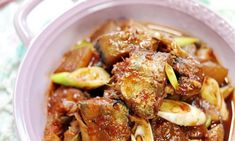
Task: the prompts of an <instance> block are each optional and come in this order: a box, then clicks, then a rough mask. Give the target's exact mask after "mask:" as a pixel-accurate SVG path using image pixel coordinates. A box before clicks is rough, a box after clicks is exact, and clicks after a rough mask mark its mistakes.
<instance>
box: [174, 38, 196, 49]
mask: <svg viewBox="0 0 235 141" xmlns="http://www.w3.org/2000/svg"><path fill="white" fill-rule="evenodd" d="M174 41H175V42H176V44H177V45H179V46H181V47H182V46H186V45H190V44H193V43H196V42H199V39H198V38H193V37H176V38H174Z"/></svg>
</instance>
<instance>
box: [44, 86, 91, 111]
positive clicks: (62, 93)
mask: <svg viewBox="0 0 235 141" xmlns="http://www.w3.org/2000/svg"><path fill="white" fill-rule="evenodd" d="M88 98H89V96H88V95H87V94H85V93H83V92H82V91H80V90H78V89H75V88H68V87H60V88H58V89H57V90H56V91H55V92H53V93H52V94H51V96H50V97H49V99H48V111H49V113H52V114H53V113H60V114H68V113H71V112H75V111H76V110H77V109H76V108H77V103H78V102H79V101H82V100H86V99H88Z"/></svg>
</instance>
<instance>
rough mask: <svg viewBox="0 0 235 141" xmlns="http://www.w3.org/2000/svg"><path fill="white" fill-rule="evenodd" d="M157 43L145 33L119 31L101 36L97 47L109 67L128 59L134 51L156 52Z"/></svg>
mask: <svg viewBox="0 0 235 141" xmlns="http://www.w3.org/2000/svg"><path fill="white" fill-rule="evenodd" d="M157 42H158V41H157V40H156V39H154V38H152V37H151V36H149V35H147V34H144V33H139V32H130V31H119V32H114V33H110V34H105V35H103V36H101V37H100V38H99V39H98V41H97V43H96V46H95V47H96V49H97V50H98V51H99V52H100V55H101V57H102V61H103V62H104V64H105V65H106V66H108V67H109V66H111V65H113V64H115V63H116V62H118V61H121V60H122V58H124V57H127V56H128V55H129V53H130V52H131V51H132V50H135V49H140V48H141V49H147V50H152V51H156V50H157Z"/></svg>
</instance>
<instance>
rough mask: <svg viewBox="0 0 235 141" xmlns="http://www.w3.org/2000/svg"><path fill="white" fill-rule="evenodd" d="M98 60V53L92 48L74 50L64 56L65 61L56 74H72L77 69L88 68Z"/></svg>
mask: <svg viewBox="0 0 235 141" xmlns="http://www.w3.org/2000/svg"><path fill="white" fill-rule="evenodd" d="M98 58H99V55H98V53H97V52H95V50H94V49H93V48H92V47H89V46H87V47H86V46H84V47H80V48H74V49H72V50H70V51H68V52H67V53H65V54H64V57H63V60H62V62H61V64H60V66H59V67H58V68H57V69H56V71H55V72H56V73H58V72H72V71H74V70H76V69H77V68H80V67H87V66H88V65H89V64H90V62H91V61H93V60H94V59H96V60H98Z"/></svg>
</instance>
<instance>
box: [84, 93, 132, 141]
mask: <svg viewBox="0 0 235 141" xmlns="http://www.w3.org/2000/svg"><path fill="white" fill-rule="evenodd" d="M80 110H81V115H82V118H83V120H84V122H85V124H86V126H87V128H88V133H87V134H88V136H89V140H90V141H104V140H105V141H126V140H128V139H129V138H130V128H129V125H128V109H127V108H126V107H125V106H124V105H123V104H122V103H120V102H118V101H115V100H110V99H107V98H99V97H97V98H93V99H90V100H87V101H82V102H80Z"/></svg>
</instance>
